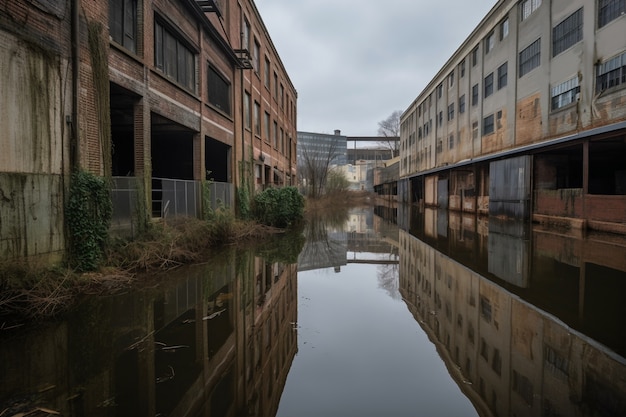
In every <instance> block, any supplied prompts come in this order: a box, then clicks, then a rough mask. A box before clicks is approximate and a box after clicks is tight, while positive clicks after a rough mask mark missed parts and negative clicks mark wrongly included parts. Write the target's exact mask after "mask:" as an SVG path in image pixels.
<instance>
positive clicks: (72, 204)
mask: <svg viewBox="0 0 626 417" xmlns="http://www.w3.org/2000/svg"><path fill="white" fill-rule="evenodd" d="M109 188H110V186H109V183H108V181H106V180H105V179H104V178H102V177H98V176H96V175H94V174H92V173H89V172H86V171H78V172H75V173H74V174H72V178H71V180H70V197H69V201H68V204H67V207H66V210H65V218H66V219H67V225H68V231H69V237H70V258H69V262H70V265H71V266H72V267H74V268H76V269H77V270H79V271H92V270H95V269H97V268H98V266H99V265H100V260H101V258H102V252H103V250H104V244H105V242H106V240H107V237H108V233H109V225H110V223H111V215H112V212H113V204H112V203H111V193H110V189H109Z"/></svg>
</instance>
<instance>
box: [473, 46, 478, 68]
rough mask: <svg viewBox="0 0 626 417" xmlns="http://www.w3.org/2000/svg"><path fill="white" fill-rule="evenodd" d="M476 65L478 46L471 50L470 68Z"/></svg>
mask: <svg viewBox="0 0 626 417" xmlns="http://www.w3.org/2000/svg"><path fill="white" fill-rule="evenodd" d="M476 64H478V46H477V47H476V48H474V50H472V67H475V66H476Z"/></svg>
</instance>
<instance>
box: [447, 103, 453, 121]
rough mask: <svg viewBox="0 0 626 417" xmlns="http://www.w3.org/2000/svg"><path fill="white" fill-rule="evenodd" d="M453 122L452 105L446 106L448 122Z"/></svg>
mask: <svg viewBox="0 0 626 417" xmlns="http://www.w3.org/2000/svg"><path fill="white" fill-rule="evenodd" d="M450 120H454V103H452V104H450V105H449V106H448V121H450Z"/></svg>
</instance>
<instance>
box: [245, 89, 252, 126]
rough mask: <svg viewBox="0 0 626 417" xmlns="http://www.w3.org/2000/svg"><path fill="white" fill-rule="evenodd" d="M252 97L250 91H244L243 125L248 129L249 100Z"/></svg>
mask: <svg viewBox="0 0 626 417" xmlns="http://www.w3.org/2000/svg"><path fill="white" fill-rule="evenodd" d="M251 99H252V97H251V96H250V93H248V92H247V91H246V95H245V98H244V101H243V117H244V125H245V127H246V129H250V128H251V126H250V100H251Z"/></svg>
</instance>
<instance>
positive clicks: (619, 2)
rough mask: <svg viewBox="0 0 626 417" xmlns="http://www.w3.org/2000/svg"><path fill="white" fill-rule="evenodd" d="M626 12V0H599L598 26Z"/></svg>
mask: <svg viewBox="0 0 626 417" xmlns="http://www.w3.org/2000/svg"><path fill="white" fill-rule="evenodd" d="M624 14H626V0H598V28H601V27H602V26H605V25H606V24H607V23H609V22H611V21H613V20H615V19H617V18H618V17H620V16H623V15H624Z"/></svg>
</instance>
